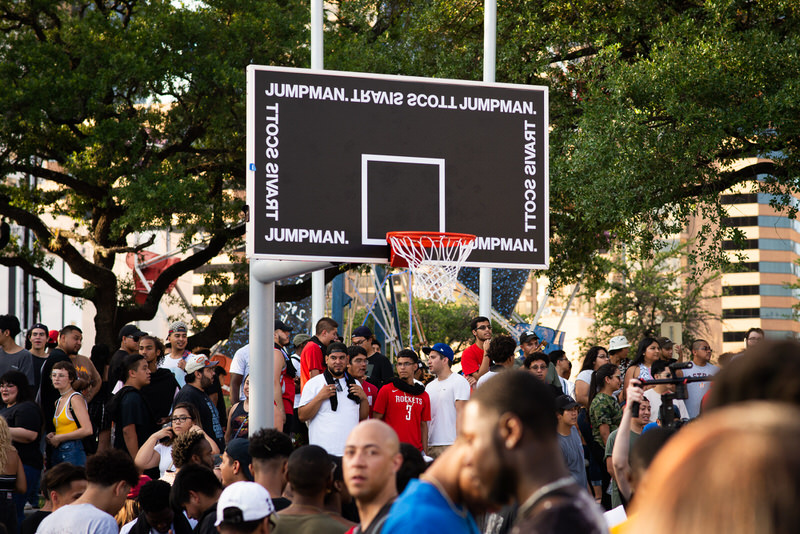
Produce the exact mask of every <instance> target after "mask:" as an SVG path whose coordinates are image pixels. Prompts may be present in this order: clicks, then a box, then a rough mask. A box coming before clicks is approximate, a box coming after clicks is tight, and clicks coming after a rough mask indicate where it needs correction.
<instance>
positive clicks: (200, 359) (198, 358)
mask: <svg viewBox="0 0 800 534" xmlns="http://www.w3.org/2000/svg"><path fill="white" fill-rule="evenodd" d="M218 363H219V362H218V361H216V360H214V361H209V359H208V356H206V355H205V354H192V355H191V356H189V357H188V358H187V359H186V368H185V369H184V371H186V374H189V375H190V374H192V373H194V372H195V371H199V370H200V369H203V368H204V367H214V366H215V365H217V364H218Z"/></svg>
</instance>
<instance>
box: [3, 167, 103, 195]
mask: <svg viewBox="0 0 800 534" xmlns="http://www.w3.org/2000/svg"><path fill="white" fill-rule="evenodd" d="M9 166H10V167H11V168H12V169H14V170H15V171H17V172H21V173H25V174H32V175H33V176H36V177H37V178H43V179H45V180H50V181H53V182H55V183H57V184H61V185H63V186H65V187H69V188H70V189H74V190H75V191H76V192H77V193H80V194H82V195H86V196H88V197H91V198H97V199H101V198H103V197H105V196H106V194H107V190H106V189H104V188H102V187H95V186H93V185H90V184H87V183H86V182H82V181H80V180H76V179H75V178H73V177H72V176H70V175H68V174H64V173H63V172H57V171H54V170H51V169H46V168H44V167H40V166H38V165H30V164H29V163H12V164H11V165H9Z"/></svg>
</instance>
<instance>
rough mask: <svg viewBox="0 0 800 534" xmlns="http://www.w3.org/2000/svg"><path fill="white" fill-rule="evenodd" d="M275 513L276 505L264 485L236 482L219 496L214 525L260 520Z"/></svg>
mask: <svg viewBox="0 0 800 534" xmlns="http://www.w3.org/2000/svg"><path fill="white" fill-rule="evenodd" d="M274 513H275V505H273V504H272V499H271V498H270V496H269V492H268V491H267V490H266V489H265V488H264V486H262V485H261V484H256V483H255V482H234V483H233V484H231V485H230V486H228V487H227V488H225V489H224V490H222V494H221V495H220V496H219V500H218V501H217V520H216V522H215V523H214V526H216V527H218V526H220V525H221V524H222V523H225V524H226V525H235V524H238V523H244V522H246V521H258V520H260V519H264V518H265V517H269V516H270V515H272V514H274Z"/></svg>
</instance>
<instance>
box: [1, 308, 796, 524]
mask: <svg viewBox="0 0 800 534" xmlns="http://www.w3.org/2000/svg"><path fill="white" fill-rule="evenodd" d="M470 327H471V330H472V334H473V336H474V342H472V343H471V344H470V346H469V347H468V348H467V350H466V351H464V352H463V353H462V355H461V358H460V362H459V359H458V358H457V357H456V355H455V354H454V352H453V349H452V348H451V346H450V345H449V344H447V343H445V342H438V343H435V344H432V345H431V346H430V347H422V348H421V350H420V351H419V352H418V351H415V350H412V349H403V350H401V351H400V352H398V353H397V354H396V355H395V357H394V362H392V361H391V360H390V359H389V358H387V357H386V356H385V355H383V354H381V351H380V345H379V344H377V342H376V340H375V336H374V335H373V333H372V332H371V330H370V329H369V328H368V327H366V326H360V327H358V328H356V329H354V330H353V332H352V335H351V336H350V339H349V343H345V342H344V341H345V340H343V339H342V338H341V337H340V336H339V331H338V328H339V325H338V324H337V323H336V322H335V321H334V320H333V319H330V318H327V317H326V318H323V319H321V320H320V321H319V322H318V323H317V324H316V325H315V330H314V333H313V335H311V334H305V333H298V334H296V335H294V336H292V334H293V333H292V331H291V328H290V327H288V326H287V325H286V324H284V323H283V322H281V321H276V322H275V325H274V332H275V334H274V356H275V357H274V362H275V363H274V368H273V369H272V370H271V373H270V375H269V376H265V377H258V378H257V377H251V376H250V372H249V371H250V352H249V347H248V346H244V347H242V348H241V349H239V350H238V351H237V352H236V354H235V355H234V357H233V360H232V362H231V365H230V374H229V377H228V379H229V384H230V387H229V391H228V392H227V394H228V395H229V398H228V399H226V398H225V397H226V391H225V388H224V387H223V385H222V384H223V380H221V374H222V373H224V370H222V369H221V366H219V365H218V363H219V362H218V361H217V360H215V359H213V358H210V354H208V351H207V350H204V349H199V348H192V349H191V350H190V349H189V348H188V337H187V335H188V327H187V325H186V324H185V323H183V322H180V321H176V322H174V323H172V324H171V325H170V327H169V334H168V336H167V338H166V343H165V342H163V341H162V340H161V339H159V338H158V337H155V336H151V335H148V334H147V333H145V332H142V331H140V330H139V329H138V328H137V327H136V326H135V325H126V326H125V327H123V328H122V329H121V330H120V332H119V339H118V341H119V348H118V349H117V350H116V352H114V353H113V354H112V353H111V351H110V350H109V349H107V348H104V347H102V346H95V347H93V348H92V350H91V357H86V356H83V355H81V354H79V353H80V350H81V344H82V332H81V330H80V328H78V327H76V326H73V325H68V326H65V327H63V328H62V329H61V330H60V331H50V330H48V328H47V327H46V326H45V325H43V324H34V325H33V326H32V327H30V328H29V329H28V330H27V335H26V336H25V341H26V345H27V346H26V347H22V346H20V345H18V344H17V343H16V338H17V336H18V335H19V334H20V333H21V328H20V323H19V321H18V320H17V318H16V317H14V316H11V315H3V316H0V397H2V403H3V408H2V409H0V415H2V416H3V417H0V493H1V494H2V495H0V497H2V498H0V526H2V527H3V528H4V529H5V532H9V533H13V532H24V533H33V532H40V533H42V534H51V533H61V532H69V533H80V532H86V533H89V532H91V533H101V534H106V533H117V532H122V533H123V534H127V533H129V532H134V533H152V532H158V533H162V534H167V533H168V532H172V533H173V534H182V533H188V532H196V533H199V534H206V533H211V532H221V533H228V532H230V533H250V532H278V533H284V534H288V533H299V534H304V533H309V534H310V533H314V534H317V533H320V534H328V533H330V534H343V533H345V532H348V533H350V532H353V533H359V534H360V533H369V534H377V533H386V534H391V533H400V532H403V533H406V532H414V533H415V534H419V533H427V532H430V533H437V534H440V533H441V532H453V533H470V534H476V533H481V534H503V533H506V532H509V533H514V534H523V533H534V532H535V533H561V532H564V533H572V532H575V533H601V532H607V531H608V530H609V529H611V531H612V532H633V531H634V529H646V531H656V532H662V531H663V532H668V531H669V532H672V531H675V530H676V529H677V530H682V531H688V532H706V531H708V530H709V529H711V528H719V527H722V528H724V530H725V531H726V532H727V531H730V532H754V531H758V532H767V533H773V532H774V533H778V532H788V531H789V530H788V529H790V528H791V529H793V528H795V524H796V522H795V521H794V519H795V515H796V514H798V512H797V511H795V509H796V507H795V506H793V503H794V501H795V500H796V498H797V497H798V496H800V495H798V493H800V468H799V467H800V466H797V465H796V462H795V461H794V457H795V455H793V454H791V447H792V446H794V445H796V444H798V443H800V441H798V438H800V432H799V431H798V430H799V428H800V427H798V426H797V423H798V421H800V418H798V415H800V412H798V411H797V410H798V407H797V404H798V403H799V402H800V380H798V379H797V377H798V376H800V345H799V344H798V343H796V342H794V341H780V342H762V341H763V338H764V333H763V332H762V331H761V330H760V329H757V328H753V329H751V330H750V331H748V332H747V336H746V350H745V351H743V352H742V353H739V354H735V355H734V354H729V355H725V356H724V357H722V356H721V357H719V358H716V359H714V358H712V355H713V351H712V349H711V345H710V344H709V343H708V342H707V341H705V340H702V339H697V340H692V342H691V344H690V345H688V346H687V347H686V349H685V350H684V349H682V348H681V347H676V346H674V344H673V343H672V342H671V341H670V340H669V339H666V338H652V337H645V338H643V339H641V340H639V341H638V342H637V343H636V344H635V351H634V350H633V349H634V345H632V344H631V343H629V341H628V339H626V338H625V337H624V336H615V337H613V338H611V339H610V340H609V343H608V346H607V347H602V346H595V347H591V348H590V349H589V350H588V351H587V352H586V354H585V355H584V357H583V360H582V363H581V366H580V369H577V370H576V371H577V372H576V373H573V370H572V364H571V362H570V360H569V359H568V358H567V356H566V354H565V353H564V352H563V351H560V350H553V351H546V350H545V347H544V343H543V342H542V340H540V339H539V338H538V336H537V335H536V333H535V332H533V331H528V332H524V333H523V334H522V335H521V336H520V337H519V339H518V340H516V339H514V338H513V337H511V336H509V335H505V334H497V335H494V334H493V332H492V324H491V321H490V320H489V319H488V318H485V317H476V318H475V319H474V320H473V321H472V323H471V325H470ZM290 347H293V350H289V348H290ZM684 352H685V354H684ZM459 363H460V370H459V369H458V368H459V365H458V364H459ZM723 367H724V369H723V370H722V371H721V372H720V369H721V368H723ZM718 373H719V374H718ZM573 374H574V375H575V377H574V378H573ZM269 380H271V381H272V382H273V384H274V386H275V388H274V389H275V396H274V399H272V403H273V405H274V408H275V410H274V412H275V419H274V425H273V427H272V428H266V429H251V428H249V426H248V419H249V410H250V385H251V382H253V381H257V383H264V382H265V381H269ZM226 400H227V402H226ZM731 455H735V456H731ZM733 458H735V461H734V462H731V461H730V459H733ZM768 462H769V463H768ZM767 470H769V472H770V473H773V474H775V477H774V478H772V479H770V480H766V479H765V478H764V476H763V475H764V473H765V472H767ZM776 471H777V473H776ZM645 475H646V476H645ZM751 477H752V478H751ZM698 479H702V480H698ZM698 490H699V491H701V492H702V494H703V495H719V494H722V493H725V494H726V497H725V498H714V499H711V502H710V503H709V502H708V501H706V500H700V499H697V498H696V494H697V491H698ZM26 508H27V509H29V511H28V512H27V513H26ZM748 510H752V514H748V512H747V511H748ZM668 529H669V530H668Z"/></svg>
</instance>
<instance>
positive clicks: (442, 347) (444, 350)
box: [422, 343, 455, 362]
mask: <svg viewBox="0 0 800 534" xmlns="http://www.w3.org/2000/svg"><path fill="white" fill-rule="evenodd" d="M432 350H435V351H436V352H438V353H439V354H441V355H442V356H444V357H446V358H447V359H448V360H450V361H451V362H452V361H453V358H455V354H453V349H451V348H450V345H448V344H447V343H436V344H435V345H434V346H432V347H422V352H424V353H425V354H430V353H431V351H432Z"/></svg>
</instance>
